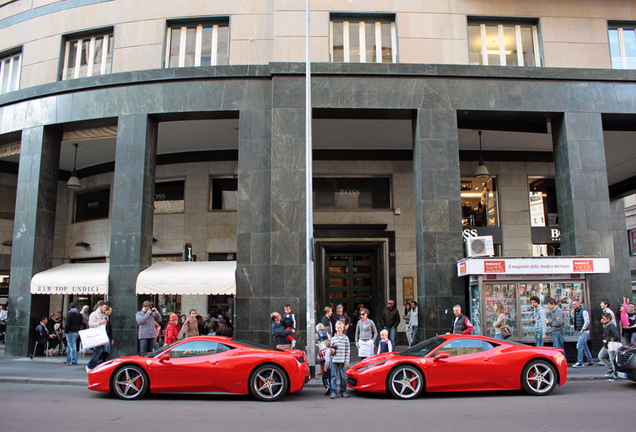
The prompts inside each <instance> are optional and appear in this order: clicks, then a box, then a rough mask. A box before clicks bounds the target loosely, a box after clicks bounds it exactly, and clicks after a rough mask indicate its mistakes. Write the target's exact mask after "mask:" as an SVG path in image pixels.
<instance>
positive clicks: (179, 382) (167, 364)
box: [150, 340, 218, 392]
mask: <svg viewBox="0 0 636 432" xmlns="http://www.w3.org/2000/svg"><path fill="white" fill-rule="evenodd" d="M216 346H217V343H216V342H212V341H205V340H192V341H186V342H184V343H182V344H179V345H176V346H174V347H172V348H171V349H170V351H168V352H166V353H164V355H163V356H166V355H167V354H169V355H170V359H166V358H163V359H162V357H163V356H162V357H159V358H156V359H153V360H152V364H151V378H150V386H151V391H163V392H205V391H212V387H213V386H214V381H215V380H216V376H217V373H218V355H217V354H216Z"/></svg>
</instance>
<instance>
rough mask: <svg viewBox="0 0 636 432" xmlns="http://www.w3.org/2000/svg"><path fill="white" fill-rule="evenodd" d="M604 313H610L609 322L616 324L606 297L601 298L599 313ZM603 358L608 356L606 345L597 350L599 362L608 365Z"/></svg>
mask: <svg viewBox="0 0 636 432" xmlns="http://www.w3.org/2000/svg"><path fill="white" fill-rule="evenodd" d="M606 313H607V314H610V317H611V320H610V324H613V325H614V326H617V323H616V315H614V311H613V310H611V309H610V301H609V300H608V299H603V300H601V314H606ZM601 321H603V319H602V318H601ZM604 358H609V352H608V351H607V346H606V345H603V348H601V350H600V351H599V352H598V359H599V363H600V364H602V365H605V366H608V365H607V364H605V362H604V361H603V359H604ZM608 367H609V366H608Z"/></svg>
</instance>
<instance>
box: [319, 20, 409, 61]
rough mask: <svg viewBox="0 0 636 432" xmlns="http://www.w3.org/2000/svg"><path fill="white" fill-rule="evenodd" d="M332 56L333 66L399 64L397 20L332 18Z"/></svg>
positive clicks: (330, 30)
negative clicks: (343, 64) (335, 64)
mask: <svg viewBox="0 0 636 432" xmlns="http://www.w3.org/2000/svg"><path fill="white" fill-rule="evenodd" d="M329 37H330V39H331V46H330V54H331V61H332V62H334V63H397V40H396V33H395V18H394V17H390V18H389V17H387V18H384V19H378V18H374V17H360V18H357V19H356V18H353V17H349V18H332V19H331V21H330V22H329Z"/></svg>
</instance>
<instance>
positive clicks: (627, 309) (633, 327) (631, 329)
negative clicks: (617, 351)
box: [621, 297, 636, 345]
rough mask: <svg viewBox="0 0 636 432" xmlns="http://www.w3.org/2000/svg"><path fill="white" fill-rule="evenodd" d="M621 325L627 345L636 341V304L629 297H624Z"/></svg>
mask: <svg viewBox="0 0 636 432" xmlns="http://www.w3.org/2000/svg"><path fill="white" fill-rule="evenodd" d="M621 327H622V328H623V337H624V338H625V345H629V344H630V343H635V342H636V306H635V305H634V302H629V298H628V297H624V299H623V311H622V312H621Z"/></svg>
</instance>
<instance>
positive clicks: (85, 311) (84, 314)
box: [81, 305, 90, 330]
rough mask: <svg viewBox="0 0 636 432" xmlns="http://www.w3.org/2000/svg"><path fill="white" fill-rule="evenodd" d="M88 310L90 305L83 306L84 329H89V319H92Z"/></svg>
mask: <svg viewBox="0 0 636 432" xmlns="http://www.w3.org/2000/svg"><path fill="white" fill-rule="evenodd" d="M88 310H89V307H88V305H84V307H83V308H82V312H81V314H82V330H84V329H87V328H88V320H89V319H90V317H89V316H88Z"/></svg>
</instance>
